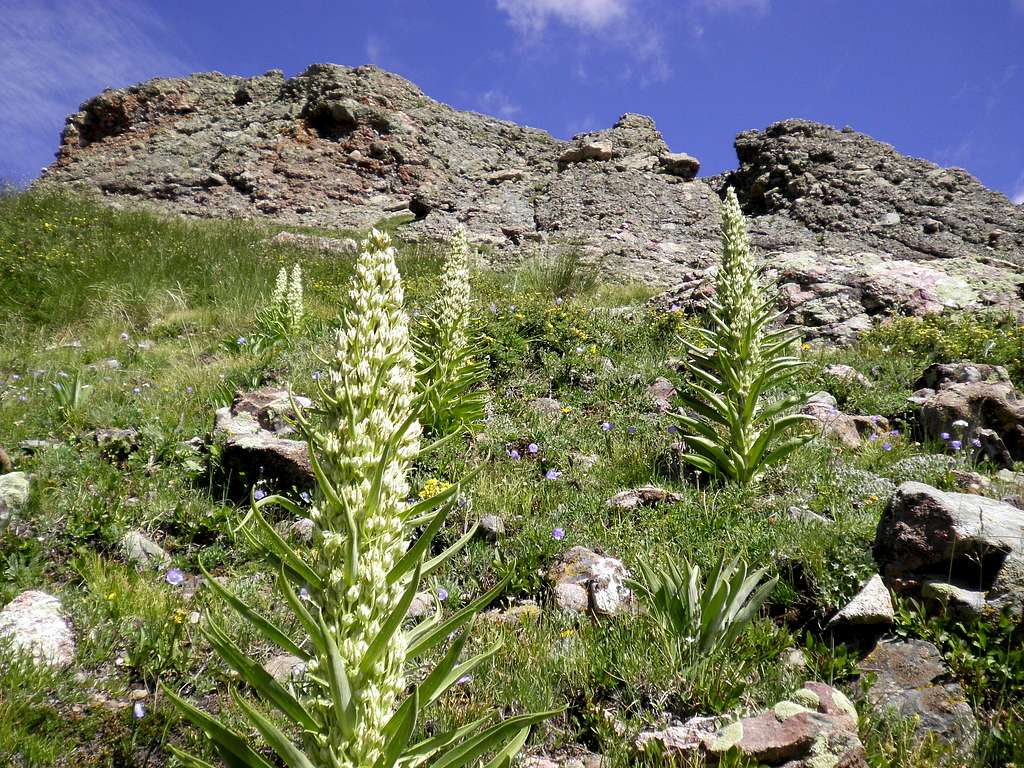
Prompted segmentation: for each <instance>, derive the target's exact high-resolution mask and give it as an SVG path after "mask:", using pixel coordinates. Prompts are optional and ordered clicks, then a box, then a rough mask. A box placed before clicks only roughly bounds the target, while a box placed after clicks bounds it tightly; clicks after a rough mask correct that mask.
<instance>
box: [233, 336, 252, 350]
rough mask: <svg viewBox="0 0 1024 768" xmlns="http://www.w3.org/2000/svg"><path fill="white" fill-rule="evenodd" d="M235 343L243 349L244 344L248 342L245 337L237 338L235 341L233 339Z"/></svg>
mask: <svg viewBox="0 0 1024 768" xmlns="http://www.w3.org/2000/svg"><path fill="white" fill-rule="evenodd" d="M235 341H236V343H237V344H238V346H240V347H244V346H245V345H246V344H248V343H249V340H248V339H247V338H245V336H239V337H238V338H237V339H235Z"/></svg>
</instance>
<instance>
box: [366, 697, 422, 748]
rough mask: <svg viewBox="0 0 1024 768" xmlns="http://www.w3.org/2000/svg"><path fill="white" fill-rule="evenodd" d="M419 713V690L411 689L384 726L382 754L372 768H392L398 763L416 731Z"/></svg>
mask: <svg viewBox="0 0 1024 768" xmlns="http://www.w3.org/2000/svg"><path fill="white" fill-rule="evenodd" d="M419 711H420V691H419V688H413V689H412V695H411V696H409V697H408V698H407V699H406V700H405V701H404V702H402V706H400V707H399V708H398V711H397V712H395V714H394V715H392V716H391V719H390V720H388V722H387V725H385V726H384V733H385V737H386V740H385V742H384V753H383V754H382V755H381V756H380V759H379V760H378V761H377V762H376V764H375V766H374V768H392V767H393V766H394V765H396V764H397V763H398V761H399V759H400V758H401V757H402V753H403V752H404V751H405V749H406V747H408V746H409V739H411V738H412V734H413V731H415V730H416V716H417V715H418V714H419Z"/></svg>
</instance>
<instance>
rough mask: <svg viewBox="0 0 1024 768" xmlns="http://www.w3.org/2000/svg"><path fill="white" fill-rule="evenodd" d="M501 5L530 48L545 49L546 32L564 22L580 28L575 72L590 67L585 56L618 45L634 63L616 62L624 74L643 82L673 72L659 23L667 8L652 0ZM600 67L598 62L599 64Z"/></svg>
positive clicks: (540, 0)
mask: <svg viewBox="0 0 1024 768" xmlns="http://www.w3.org/2000/svg"><path fill="white" fill-rule="evenodd" d="M495 2H496V5H497V7H498V10H499V11H501V12H503V13H505V14H506V15H507V16H508V20H509V23H510V25H511V26H512V28H513V29H515V30H516V31H517V32H518V33H519V35H520V37H521V39H522V41H523V42H525V43H526V47H527V49H532V50H533V51H534V52H536V51H538V50H542V43H544V42H545V33H546V32H547V31H548V29H549V28H551V27H556V26H560V27H564V28H566V29H568V30H570V31H572V32H575V33H578V35H579V39H578V40H577V41H576V43H575V45H574V47H573V48H572V50H573V51H574V52H575V55H576V56H577V57H580V60H579V61H578V62H577V64H576V70H575V72H576V75H577V77H581V79H582V78H583V77H585V75H584V74H583V73H587V72H589V71H590V69H591V68H590V67H588V66H585V65H584V63H583V60H582V59H584V58H588V59H592V60H604V59H606V58H607V57H606V54H607V53H608V51H609V49H613V48H614V49H617V50H619V51H623V52H625V53H626V56H627V58H628V59H629V60H631V61H632V62H633V63H634V64H635V65H636V66H632V65H626V66H622V67H619V68H618V73H619V75H620V76H622V77H625V78H627V79H636V80H639V81H641V82H645V83H646V82H652V81H659V80H664V79H666V78H667V77H668V76H669V74H670V73H671V68H670V67H669V64H668V55H667V52H666V46H665V41H664V36H663V33H662V30H661V28H660V26H661V24H662V23H663V18H662V17H663V15H664V12H663V9H662V10H661V11H659V9H658V8H656V7H654V5H653V4H652V3H651V2H650V0H495ZM594 69H597V70H599V69H600V68H598V67H595V68H594Z"/></svg>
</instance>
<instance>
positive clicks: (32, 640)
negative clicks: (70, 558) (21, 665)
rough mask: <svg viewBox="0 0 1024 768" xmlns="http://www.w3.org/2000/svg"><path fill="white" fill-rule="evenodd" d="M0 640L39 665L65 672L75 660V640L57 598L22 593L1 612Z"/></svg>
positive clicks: (28, 592) (36, 593)
mask: <svg viewBox="0 0 1024 768" xmlns="http://www.w3.org/2000/svg"><path fill="white" fill-rule="evenodd" d="M0 637H4V638H6V639H7V641H8V642H9V643H10V645H11V648H12V649H13V650H14V651H16V652H24V653H26V654H29V655H31V657H32V659H33V660H34V661H35V663H36V664H45V665H47V666H51V667H57V668H59V669H63V668H64V667H67V666H70V664H71V662H72V661H73V660H74V658H75V639H74V635H73V634H72V632H71V628H70V627H69V626H68V623H67V621H66V620H65V619H64V610H63V608H62V606H61V604H60V600H58V599H57V598H56V597H54V596H53V595H49V594H47V593H46V592H40V591H37V590H29V591H27V592H22V593H21V594H20V595H18V596H17V597H15V598H14V599H13V600H11V602H9V603H8V604H7V605H5V606H4V608H3V610H0Z"/></svg>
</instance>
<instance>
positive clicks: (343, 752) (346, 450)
mask: <svg viewBox="0 0 1024 768" xmlns="http://www.w3.org/2000/svg"><path fill="white" fill-rule="evenodd" d="M349 299H350V304H349V309H348V311H347V312H346V313H345V314H344V315H343V320H342V325H341V328H340V329H339V331H338V335H337V342H336V349H335V354H334V358H333V359H332V360H331V361H330V370H329V381H328V383H327V384H326V387H325V390H326V392H325V394H326V397H325V398H324V400H325V403H324V408H325V414H324V421H323V427H322V430H321V431H319V432H318V433H317V435H316V442H317V443H318V444H319V445H318V448H319V454H320V456H321V461H322V463H323V467H324V470H325V472H326V474H327V476H328V477H329V478H331V480H332V482H333V483H334V486H335V489H336V490H337V492H338V495H339V496H340V497H341V499H343V500H344V506H345V507H347V509H348V510H349V512H350V514H351V516H352V522H353V523H354V526H355V535H356V544H357V546H356V551H357V553H358V563H357V564H356V566H357V567H356V568H354V569H353V568H351V567H350V566H351V565H352V564H351V563H348V562H347V560H348V559H349V558H348V551H349V546H350V537H351V536H352V532H351V531H349V522H348V521H347V519H346V516H345V510H344V508H341V507H336V506H335V505H332V504H330V503H328V502H326V501H325V502H323V503H322V504H321V505H319V507H318V508H316V509H314V510H313V512H312V515H311V516H312V518H313V520H314V522H315V524H316V525H317V527H318V530H319V532H320V537H319V541H321V545H320V549H319V552H317V553H316V560H317V566H318V568H319V571H320V575H321V577H322V578H323V581H324V584H325V593H324V594H323V595H322V596H320V600H321V603H320V604H321V608H322V610H323V612H324V617H325V620H326V622H327V624H328V627H329V628H330V629H331V630H332V631H334V632H336V642H337V646H338V649H339V651H340V653H341V656H342V660H343V662H344V665H345V668H346V670H348V671H349V674H350V675H351V676H352V679H351V683H352V689H353V690H354V691H356V692H358V693H357V708H358V710H359V711H358V722H359V723H360V727H359V728H358V729H357V730H356V732H355V733H354V734H353V735H352V737H351V738H350V739H348V740H343V741H339V742H338V743H335V744H331V745H329V747H326V746H322V747H321V748H322V749H323V748H327V749H329V751H330V753H331V756H330V760H332V761H333V762H327V760H326V759H325V763H324V764H329V765H332V766H334V765H337V766H349V765H351V766H367V765H373V764H374V763H375V762H376V760H377V758H378V757H379V756H380V749H381V747H382V745H383V733H382V728H383V726H384V724H385V723H386V722H387V721H388V719H389V718H390V716H391V715H392V713H393V712H394V709H395V701H396V698H397V696H398V695H399V694H400V693H401V691H402V690H403V689H404V687H405V679H404V677H403V667H404V664H405V640H404V636H403V634H402V632H401V631H400V630H399V631H398V632H396V633H395V635H394V636H393V637H392V638H391V641H390V645H389V648H388V650H387V652H386V653H385V654H384V655H383V656H382V657H381V660H380V661H379V662H378V663H377V664H376V665H375V666H374V668H373V669H372V670H370V671H369V672H368V673H367V674H365V675H360V674H359V673H358V670H359V669H360V666H361V664H362V660H363V657H364V655H365V653H366V651H367V648H368V645H369V643H370V642H371V641H372V639H373V638H374V636H375V635H376V634H377V633H378V631H379V630H380V628H381V626H382V624H383V622H384V620H385V619H386V618H387V616H388V615H389V614H390V613H391V612H392V609H393V608H394V606H395V605H396V604H397V602H398V600H399V598H400V597H401V593H402V585H401V584H395V585H392V586H388V584H387V579H386V577H387V574H388V572H389V571H390V570H391V568H392V566H394V565H395V563H396V562H397V560H398V558H399V557H401V555H402V554H403V553H404V552H405V549H406V546H407V543H408V541H407V533H406V529H405V521H404V519H403V514H402V513H403V510H404V507H405V499H406V497H407V496H408V494H409V485H408V482H407V480H406V472H407V470H408V467H409V464H410V462H411V461H412V460H413V459H414V458H415V457H416V455H417V453H418V451H419V435H420V427H419V423H418V422H416V421H415V420H414V421H412V422H411V424H409V426H407V427H406V429H405V432H404V434H402V435H400V436H398V440H397V445H396V446H395V450H394V451H393V452H391V453H390V454H388V455H387V457H386V459H385V457H384V454H385V450H386V445H387V444H388V443H389V442H390V441H391V440H392V438H393V437H394V436H395V435H396V432H397V431H398V430H399V429H401V427H402V425H403V424H405V423H406V421H407V419H408V417H409V415H410V413H411V412H412V408H413V398H414V388H415V374H414V370H415V368H414V363H415V361H414V356H413V353H412V350H411V347H410V342H409V328H408V318H407V316H406V313H405V311H404V309H403V308H402V304H403V294H402V284H401V278H400V276H399V274H398V269H397V268H396V266H395V249H394V248H393V247H392V246H391V240H390V238H389V237H388V235H387V234H386V233H383V232H379V231H376V230H374V231H372V232H371V233H370V235H369V237H367V239H366V240H364V241H363V243H362V248H361V253H360V254H359V257H358V259H357V261H356V268H355V276H354V278H353V285H352V289H351V291H350V294H349ZM382 460H386V465H385V466H384V468H383V475H382V488H381V493H380V497H379V500H378V499H374V498H371V490H372V485H373V477H374V473H375V471H376V469H377V466H378V464H379V463H380V462H381V461H382ZM324 703H325V704H326V702H324ZM339 738H341V737H339ZM324 757H325V758H326V756H324Z"/></svg>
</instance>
